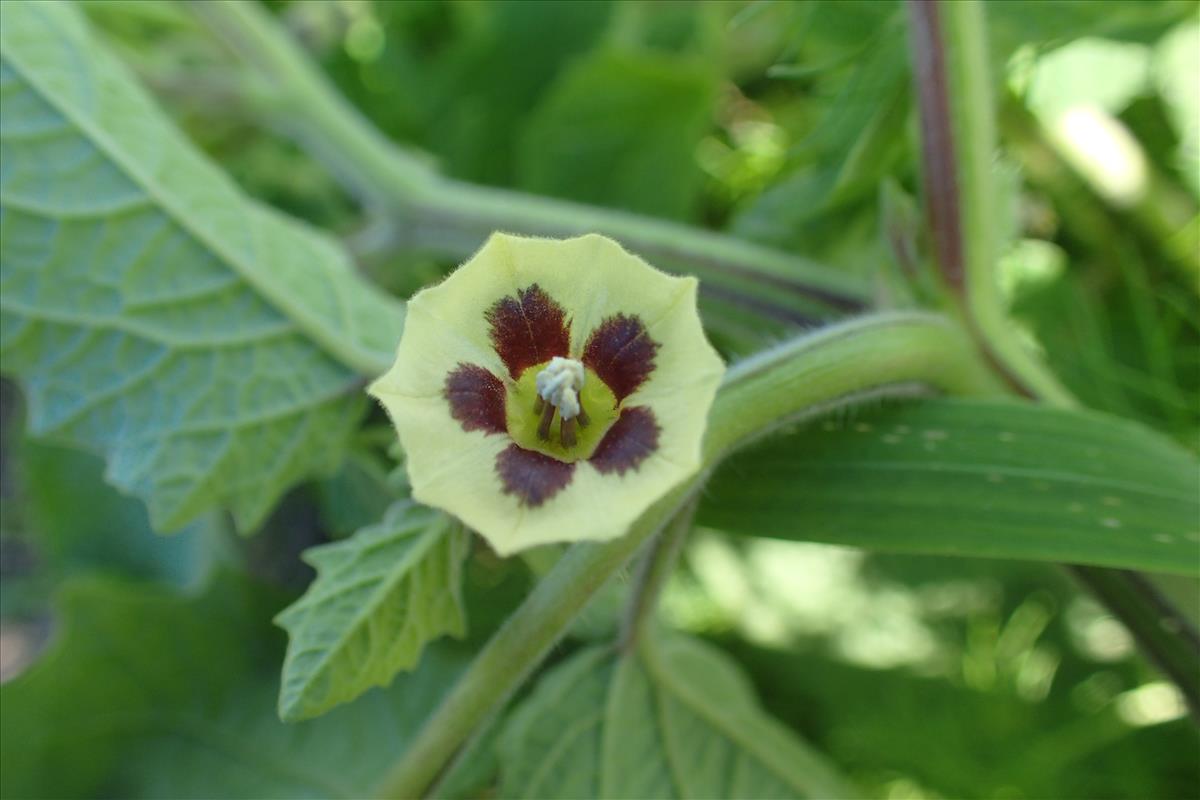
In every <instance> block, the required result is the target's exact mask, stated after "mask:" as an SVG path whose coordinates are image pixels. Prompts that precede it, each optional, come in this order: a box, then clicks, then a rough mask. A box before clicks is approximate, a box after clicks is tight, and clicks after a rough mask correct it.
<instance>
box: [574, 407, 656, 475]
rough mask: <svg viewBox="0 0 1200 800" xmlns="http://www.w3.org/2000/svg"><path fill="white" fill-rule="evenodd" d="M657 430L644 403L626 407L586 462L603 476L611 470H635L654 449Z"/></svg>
mask: <svg viewBox="0 0 1200 800" xmlns="http://www.w3.org/2000/svg"><path fill="white" fill-rule="evenodd" d="M660 430H661V429H660V428H659V427H658V421H657V420H655V419H654V412H653V411H651V410H650V409H649V408H647V407H646V406H634V407H632V408H626V409H624V410H623V411H621V416H620V417H618V418H617V421H616V422H614V423H613V426H612V427H611V428H609V429H608V432H607V433H605V434H604V438H603V439H601V440H600V445H599V446H598V447H597V448H596V452H594V453H592V457H591V458H589V459H588V461H589V462H590V463H591V465H592V466H593V467H595V468H596V469H597V470H599V471H600V472H601V473H603V474H605V475H608V474H609V473H612V472H615V473H617V474H618V475H624V474H625V473H626V472H628V471H629V470H631V469H637V468H638V466H639V465H640V464H641V463H642V462H643V461H645V460H646V459H647V458H648V457H649V456H650V454H651V453H653V452H654V451H655V450H657V449H658V434H659V432H660Z"/></svg>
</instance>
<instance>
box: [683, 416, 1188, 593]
mask: <svg viewBox="0 0 1200 800" xmlns="http://www.w3.org/2000/svg"><path fill="white" fill-rule="evenodd" d="M1198 485H1200V465H1198V464H1197V461H1196V459H1195V457H1194V456H1192V455H1191V454H1189V453H1187V452H1186V451H1184V450H1182V449H1180V448H1179V447H1178V446H1176V445H1174V444H1173V443H1171V442H1170V441H1168V440H1167V439H1165V438H1163V437H1162V436H1160V435H1159V434H1156V433H1153V432H1151V431H1149V430H1148V429H1146V428H1143V427H1142V426H1140V425H1138V424H1135V423H1131V422H1128V421H1125V420H1121V419H1119V418H1115V417H1110V416H1106V415H1103V414H1098V413H1094V412H1089V411H1065V410H1060V409H1052V408H1046V407H1042V406H1033V405H1022V404H1018V403H1007V402H996V401H967V400H930V401H926V402H923V403H919V404H914V405H906V406H902V407H897V408H891V409H887V410H884V411H881V412H880V413H878V414H874V415H870V416H863V417H861V419H859V420H858V421H856V422H851V423H847V424H846V425H845V426H841V425H838V424H836V423H834V422H831V421H827V422H825V423H823V424H822V425H819V426H816V427H813V428H809V429H807V430H803V431H799V432H797V433H793V434H790V435H787V436H782V437H779V438H776V439H773V440H769V441H768V442H766V443H764V444H762V445H760V446H756V447H753V448H751V449H749V450H747V451H746V452H744V453H741V454H739V455H737V456H734V457H733V458H731V459H729V461H727V462H726V463H725V464H724V465H723V466H722V467H721V469H720V470H719V472H718V473H717V475H716V476H715V477H714V479H713V480H712V482H711V483H710V484H709V487H708V490H707V492H706V493H705V497H704V501H703V503H702V505H701V507H700V511H699V516H698V522H699V524H702V525H708V526H711V527H714V528H719V529H722V530H726V531H730V532H733V533H740V534H746V535H751V536H773V537H779V538H785V539H799V540H805V541H815V542H830V543H833V544H842V545H852V546H857V547H866V548H871V549H878V550H888V551H895V552H910V553H933V554H948V555H964V556H979V557H988V558H1019V559H1035V560H1044V561H1061V562H1068V563H1078V564H1094V565H1098V566H1111V567H1126V568H1132V569H1145V570H1150V571H1162V572H1172V573H1179V574H1187V575H1196V574H1197V573H1198V572H1200V559H1197V554H1198V553H1200V531H1197V529H1196V525H1197V521H1198V520H1200V497H1198V496H1197V492H1196V487H1197V486H1198Z"/></svg>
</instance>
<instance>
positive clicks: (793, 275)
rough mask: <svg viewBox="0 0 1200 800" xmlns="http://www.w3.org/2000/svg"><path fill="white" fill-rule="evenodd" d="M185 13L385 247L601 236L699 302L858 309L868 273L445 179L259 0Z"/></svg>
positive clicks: (783, 315) (807, 312)
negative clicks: (374, 119)
mask: <svg viewBox="0 0 1200 800" xmlns="http://www.w3.org/2000/svg"><path fill="white" fill-rule="evenodd" d="M192 8H193V10H194V11H195V13H196V14H197V15H198V16H199V18H200V19H201V20H202V21H203V22H204V23H206V24H207V26H208V27H209V28H210V29H211V30H212V31H213V32H214V33H216V34H217V36H218V37H219V38H220V39H221V40H222V41H223V42H225V43H226V44H227V45H228V46H229V47H230V48H231V49H232V50H233V51H234V52H235V53H236V54H238V55H239V56H240V57H241V59H242V60H243V61H244V62H245V64H246V65H247V66H248V67H249V68H250V69H251V70H253V71H254V73H255V77H256V78H257V79H258V81H259V83H261V84H265V85H266V86H268V87H270V91H269V92H263V93H261V97H255V98H253V99H254V100H255V101H257V102H258V105H259V107H260V108H261V109H262V112H263V114H264V115H265V116H266V118H267V119H268V121H269V122H270V123H271V124H273V125H275V126H277V127H279V128H280V129H282V131H283V132H284V133H285V134H286V135H289V136H291V137H293V138H295V139H297V140H298V141H299V142H300V143H301V145H302V146H304V147H305V148H306V149H307V150H308V151H309V152H311V153H312V154H313V155H314V156H315V157H316V158H317V159H318V160H320V161H322V162H324V163H326V164H327V165H329V167H330V168H331V169H332V170H333V172H334V173H335V175H336V176H338V177H339V178H340V179H341V180H342V181H343V182H344V183H345V184H346V185H347V186H348V187H349V188H350V189H351V190H352V191H353V192H355V194H357V195H358V196H360V197H362V198H363V199H364V201H365V202H366V203H367V205H368V207H369V208H370V209H371V210H372V211H373V212H374V213H375V214H376V215H379V217H380V218H381V219H383V221H384V222H385V231H386V234H387V235H386V236H384V237H383V241H384V242H385V244H386V245H387V246H389V247H392V248H395V249H399V250H405V251H411V252H417V253H422V254H428V255H434V256H440V257H445V258H450V259H455V260H461V259H463V258H466V257H468V256H470V255H471V254H472V253H474V252H475V251H476V250H477V249H478V248H479V246H480V245H481V244H482V243H483V241H484V240H485V239H486V238H487V236H488V235H490V234H491V233H492V232H493V231H497V230H503V231H511V232H516V233H524V234H535V235H543V236H567V235H573V234H581V233H588V232H598V233H604V234H607V235H609V236H611V237H612V238H614V239H616V240H618V241H620V242H621V243H622V244H624V245H625V246H626V247H628V248H629V249H630V250H632V251H634V252H636V253H637V254H638V255H641V256H643V257H644V258H646V259H647V260H649V261H650V262H651V263H653V264H655V265H656V266H659V267H661V268H663V269H668V270H672V271H677V272H686V273H690V274H694V275H696V276H698V277H700V278H701V279H702V281H703V291H705V292H706V293H707V297H706V300H708V301H710V302H711V303H712V304H713V305H716V306H733V307H735V308H737V309H740V311H741V312H742V313H743V314H749V313H751V312H752V313H753V314H755V315H759V316H763V315H765V316H767V317H769V318H773V319H776V320H780V321H783V322H788V323H807V322H810V321H812V320H814V319H822V318H827V317H829V316H831V315H842V314H845V313H848V312H853V311H860V310H863V309H864V308H866V307H867V305H868V304H869V301H870V291H869V288H868V285H867V283H866V281H865V280H863V279H861V278H858V277H856V276H852V275H848V274H846V273H842V272H838V271H834V270H831V269H829V268H827V267H825V266H822V265H819V264H816V263H814V262H812V261H809V260H807V259H804V258H802V257H799V256H795V255H792V254H789V253H784V252H781V251H778V250H773V249H770V248H767V247H762V246H759V245H755V244H752V243H750V242H746V241H742V240H739V239H735V238H733V237H729V236H725V235H721V234H717V233H712V232H709V231H704V230H701V229H697V228H692V227H689V226H686V225H680V224H677V223H672V222H667V221H663V220H657V219H651V218H647V217H642V216H638V215H635V214H630V213H626V212H622V211H616V210H612V209H604V208H597V207H593V206H587V205H582V204H577V203H570V202H565V201H562V200H555V199H552V198H547V197H539V196H535V195H530V194H525V193H522V192H516V191H511V190H506V189H495V188H489V187H484V186H476V185H473V184H469V183H464V182H461V181H455V180H450V179H447V178H444V177H443V176H441V175H440V174H438V172H437V171H436V170H435V169H434V168H433V167H432V166H431V165H430V162H429V160H428V159H427V158H424V157H422V156H420V155H417V154H415V153H413V152H411V151H407V150H404V149H401V148H400V147H398V146H397V145H395V144H394V143H392V142H390V141H388V140H387V139H386V138H385V137H384V136H383V135H382V134H381V133H380V132H379V131H378V130H376V129H375V128H374V127H373V126H372V125H371V124H370V122H368V121H367V119H366V118H365V117H364V116H363V115H362V114H361V113H359V111H358V110H357V109H355V108H353V107H352V106H351V105H350V104H349V103H347V102H346V101H345V100H344V99H343V98H342V97H341V96H340V95H339V94H338V93H337V91H336V90H335V89H334V88H333V86H332V85H331V84H330V83H329V81H328V80H327V79H326V78H325V76H324V75H322V74H321V73H320V72H319V70H317V69H316V68H315V67H314V66H313V65H312V64H311V63H310V62H309V60H308V59H307V57H306V56H305V54H304V53H303V52H302V51H301V50H300V48H299V47H298V46H297V45H296V44H295V42H293V41H292V40H291V39H290V38H289V37H288V36H287V35H286V33H285V32H284V31H283V30H281V29H280V28H279V26H278V25H276V24H275V22H274V21H273V20H272V19H271V18H270V16H269V15H268V14H267V12H265V11H264V10H263V9H262V8H260V7H258V6H257V4H248V3H243V2H235V1H234V0H219V1H217V0H213V1H212V2H195V3H193V4H192Z"/></svg>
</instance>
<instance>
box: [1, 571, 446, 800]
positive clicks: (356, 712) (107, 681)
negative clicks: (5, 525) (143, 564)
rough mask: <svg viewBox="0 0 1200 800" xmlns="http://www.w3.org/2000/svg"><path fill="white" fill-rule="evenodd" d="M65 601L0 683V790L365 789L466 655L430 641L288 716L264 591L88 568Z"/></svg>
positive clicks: (286, 793)
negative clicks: (91, 575) (315, 713)
mask: <svg viewBox="0 0 1200 800" xmlns="http://www.w3.org/2000/svg"><path fill="white" fill-rule="evenodd" d="M60 606H61V625H60V626H59V627H58V629H57V631H56V639H57V642H56V643H55V644H54V645H53V646H52V648H51V650H50V652H48V653H46V654H45V655H44V656H43V658H42V659H41V660H40V661H39V662H38V663H37V664H36V665H34V666H33V667H32V668H31V669H30V670H29V671H28V672H26V673H25V674H23V675H21V676H20V677H19V678H17V679H16V680H14V681H12V682H10V683H7V684H5V685H4V686H3V687H0V705H2V706H3V708H4V714H3V715H2V717H0V734H2V735H0V797H4V798H28V797H55V798H82V797H95V796H109V797H131V798H132V797H146V798H162V797H227V798H239V797H244V798H268V797H279V798H299V797H313V798H317V797H321V798H330V797H343V798H359V797H366V796H369V795H370V793H371V792H372V790H373V787H374V784H375V783H376V781H377V780H378V779H379V778H380V777H381V776H382V775H383V773H384V772H385V770H386V768H387V766H388V765H389V764H390V763H391V762H392V760H393V759H394V758H395V755H396V753H397V752H400V751H402V750H403V749H404V747H405V746H406V745H407V743H408V741H409V740H410V738H411V736H412V735H413V734H414V733H415V731H416V728H417V727H418V726H419V725H420V723H421V720H423V719H424V718H425V717H426V716H427V715H428V713H429V712H430V711H431V710H432V708H433V707H434V706H435V705H436V703H437V702H438V700H439V698H440V697H441V695H442V693H443V692H444V691H445V689H446V688H447V687H448V686H449V685H450V684H451V683H452V681H453V680H454V678H455V677H456V676H457V674H458V673H459V672H460V671H461V668H462V667H463V666H464V664H465V658H464V656H463V654H462V653H459V652H458V651H449V650H439V649H437V648H434V649H431V650H430V652H429V654H428V655H427V656H426V658H425V659H424V661H423V662H422V665H421V668H420V669H419V670H418V671H417V672H414V673H413V674H411V675H407V676H405V677H404V679H403V680H401V681H397V683H396V685H394V686H393V687H392V688H391V689H389V690H388V691H386V692H376V693H372V694H371V695H370V696H368V697H366V698H363V699H362V701H360V702H358V703H354V704H352V705H350V706H347V707H345V708H341V709H338V710H337V711H336V712H334V713H332V714H330V715H329V716H327V717H325V718H323V719H320V720H316V721H312V722H305V723H300V724H296V725H285V724H284V723H281V722H279V721H278V719H276V717H275V710H274V694H275V678H274V670H275V668H276V665H277V664H278V659H279V657H280V654H281V649H282V647H281V646H282V642H281V641H280V639H281V637H280V636H279V634H278V632H277V631H275V630H273V629H272V628H271V626H270V625H269V623H268V620H269V618H270V614H271V612H272V611H273V610H274V609H275V608H277V607H278V602H277V599H276V598H275V597H273V596H268V595H266V594H264V592H263V590H261V589H258V588H255V587H253V586H252V585H250V584H248V583H246V582H244V581H243V580H241V579H238V578H234V577H233V576H229V575H226V576H223V577H221V579H220V580H218V581H217V582H216V583H214V584H213V585H212V586H210V587H209V589H208V591H206V592H205V593H204V594H203V595H202V596H199V597H194V598H184V597H180V596H178V595H176V594H173V593H171V592H167V591H162V590H157V589H150V588H148V587H146V586H145V585H144V584H130V583H123V582H117V581H112V580H95V579H91V580H80V581H76V582H74V583H72V584H69V585H68V586H67V587H66V590H65V591H64V593H63V596H62V598H61V603H60Z"/></svg>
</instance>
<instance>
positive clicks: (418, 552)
mask: <svg viewBox="0 0 1200 800" xmlns="http://www.w3.org/2000/svg"><path fill="white" fill-rule="evenodd" d="M418 524H419V523H413V524H410V525H408V526H405V527H407V528H412V527H417V526H418ZM448 530H449V526H448V525H447V524H445V520H444V519H439V518H438V516H434V518H433V519H431V520H430V526H429V527H427V528H426V529H425V530H424V531H423V532H422V533H419V534H417V536H418V540H417V542H415V543H414V544H413V546H412V547H411V548H410V549H409V551H408V552H407V553H406V554H405V556H404V558H403V559H401V560H400V561H399V562H397V564H396V565H395V567H394V569H392V570H391V572H390V577H384V578H382V579H381V580H380V581H379V586H378V587H376V589H375V590H374V591H373V592H371V595H370V599H369V601H368V602H365V603H363V604H362V607H361V608H360V609H359V611H358V613H357V614H355V615H354V617H353V618H352V619H351V621H350V622H349V623H348V624H347V625H345V626H343V628H342V633H341V635H340V636H339V637H338V638H337V641H335V642H334V643H333V644H332V645H331V646H329V647H328V648H326V649H325V651H324V653H323V655H322V657H321V658H320V659H318V660H317V665H316V666H315V667H314V668H313V669H312V670H310V671H309V674H308V677H307V678H306V679H305V680H304V682H303V683H302V684H301V686H302V687H303V688H302V689H301V690H300V691H298V692H297V693H296V694H295V700H294V701H293V702H292V703H291V704H289V705H290V708H291V709H295V708H296V707H297V706H298V705H301V704H302V701H303V700H304V698H305V696H306V695H307V694H308V690H309V687H311V686H312V683H313V679H314V678H315V677H316V676H317V675H320V674H323V673H324V672H325V671H326V670H328V669H329V668H330V663H331V662H332V661H333V660H334V658H335V654H336V653H338V652H340V651H341V650H342V648H343V647H344V646H345V644H346V642H347V641H349V639H350V638H351V637H352V636H354V635H356V634H357V632H358V630H359V628H360V626H362V624H363V623H364V622H365V621H366V620H367V618H369V617H370V616H371V614H372V613H373V612H374V610H375V609H376V608H377V607H378V605H379V604H380V602H381V600H383V599H386V597H387V595H388V594H390V593H391V591H392V589H393V588H395V586H396V585H397V584H399V583H402V582H403V581H404V580H405V579H407V578H408V577H409V572H410V571H411V570H412V568H413V565H414V564H416V563H418V562H419V561H420V559H421V558H422V557H423V556H424V555H425V554H426V553H427V552H428V551H429V550H430V549H431V548H432V547H434V546H435V545H436V544H437V543H438V541H439V540H440V538H441V537H442V536H443V535H444V534H445V533H446V532H447V531H448ZM355 555H356V558H355V561H357V560H358V559H357V555H358V553H356V554H355ZM319 578H320V576H319V575H318V579H319ZM328 599H329V595H324V596H322V597H321V598H320V600H321V602H324V601H327V600H328ZM313 605H314V607H315V606H318V605H319V604H318V603H314V604H313ZM407 625H408V622H407V621H406V622H405V624H404V625H403V626H401V632H402V631H403V630H404V628H405V627H406V626H407ZM285 627H286V626H285ZM289 630H291V629H290V628H289ZM284 671H285V673H286V671H287V670H286V667H285V670H284ZM284 716H285V717H286V716H288V715H287V714H286V713H285V714H284Z"/></svg>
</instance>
